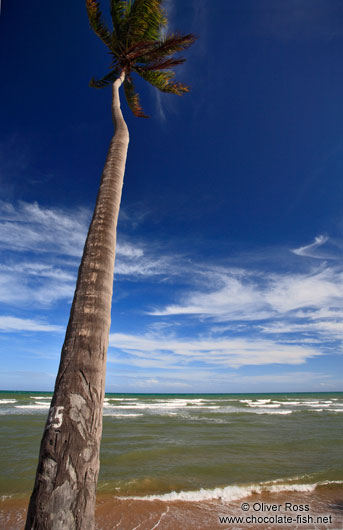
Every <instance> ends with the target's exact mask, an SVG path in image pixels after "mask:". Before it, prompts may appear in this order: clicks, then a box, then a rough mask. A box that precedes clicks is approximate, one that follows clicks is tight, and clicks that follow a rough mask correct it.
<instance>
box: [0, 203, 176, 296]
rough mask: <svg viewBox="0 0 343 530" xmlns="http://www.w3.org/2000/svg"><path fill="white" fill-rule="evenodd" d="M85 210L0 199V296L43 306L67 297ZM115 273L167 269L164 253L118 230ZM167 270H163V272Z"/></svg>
mask: <svg viewBox="0 0 343 530" xmlns="http://www.w3.org/2000/svg"><path fill="white" fill-rule="evenodd" d="M89 221H90V212H89V211H88V210H87V209H85V208H78V209H73V210H68V209H61V208H53V207H49V208H47V207H44V206H41V205H39V204H38V203H25V202H19V203H17V204H12V203H9V202H4V201H0V250H3V251H4V252H3V258H2V264H1V265H0V302H3V303H5V304H14V305H19V304H33V305H40V306H49V305H51V304H52V303H55V302H57V301H59V300H71V298H72V296H73V292H74V289H75V281H76V274H77V266H78V264H79V259H80V257H81V255H82V250H83V245H84V241H85V238H86V234H87V230H88V224H89ZM118 239H119V242H118V245H117V258H116V267H115V274H116V278H117V279H118V278H120V277H125V278H129V279H140V278H144V277H152V276H161V275H166V274H169V273H170V274H172V271H173V270H174V271H175V267H173V266H172V262H171V260H170V259H169V258H168V257H167V256H162V257H157V256H155V255H154V253H153V252H151V251H149V250H148V249H146V248H145V247H144V246H142V245H140V244H137V243H132V242H129V241H128V240H125V238H123V237H120V236H119V238H118ZM168 271H169V272H168Z"/></svg>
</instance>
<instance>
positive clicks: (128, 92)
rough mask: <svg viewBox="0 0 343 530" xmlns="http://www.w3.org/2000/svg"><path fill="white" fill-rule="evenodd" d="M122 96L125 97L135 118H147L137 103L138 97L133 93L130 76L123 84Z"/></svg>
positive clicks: (133, 88)
mask: <svg viewBox="0 0 343 530" xmlns="http://www.w3.org/2000/svg"><path fill="white" fill-rule="evenodd" d="M123 88H124V94H125V97H126V101H127V104H128V106H129V108H130V109H131V111H132V112H133V114H134V115H135V116H137V117H138V118H148V117H149V116H147V115H146V114H144V112H143V109H142V106H141V104H140V101H139V95H138V93H137V92H136V91H135V87H134V86H133V82H132V78H131V76H126V77H125V80H124V83H123Z"/></svg>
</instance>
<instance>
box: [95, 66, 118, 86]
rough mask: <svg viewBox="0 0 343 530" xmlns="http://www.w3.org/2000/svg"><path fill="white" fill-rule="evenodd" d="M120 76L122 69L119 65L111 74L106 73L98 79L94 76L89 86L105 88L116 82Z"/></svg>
mask: <svg viewBox="0 0 343 530" xmlns="http://www.w3.org/2000/svg"><path fill="white" fill-rule="evenodd" d="M119 76H120V69H119V68H118V67H115V68H114V69H113V70H111V71H110V73H109V74H107V75H105V76H104V77H102V78H101V79H99V80H98V81H97V80H96V79H94V77H92V79H91V80H90V82H89V86H90V87H92V88H104V87H105V86H107V85H111V84H112V83H114V81H115V80H116V79H118V77H119Z"/></svg>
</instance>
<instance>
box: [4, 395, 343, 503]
mask: <svg viewBox="0 0 343 530" xmlns="http://www.w3.org/2000/svg"><path fill="white" fill-rule="evenodd" d="M50 399H51V394H50V393H35V392H0V431H1V438H0V469H1V474H0V496H22V495H28V494H29V493H30V492H31V489H32V485H33V480H34V475H35V470H36V465H37V458H38V450H39V444H40V439H41V435H42V432H43V428H44V424H45V421H46V416H47V413H48V409H49V403H50ZM342 427H343V393H313V394H309V393H306V394H293V393H292V394H225V395H224V394H218V395H214V394H197V395H195V394H189V395H186V394H178V395H176V394H164V395H162V394H158V395H153V394H149V395H148V394H144V395H142V394H107V395H106V399H105V406H104V428H103V439H102V450H101V472H100V478H99V488H98V491H99V492H100V493H101V492H103V493H109V492H112V493H115V494H116V495H121V496H146V495H153V496H157V497H158V498H160V497H161V496H164V498H185V499H186V498H187V496H188V497H189V498H192V499H194V500H196V499H199V500H200V499H202V498H203V499H206V498H207V497H211V498H213V496H216V495H217V496H221V497H225V496H226V497H227V498H228V499H230V498H235V495H236V494H237V492H239V491H241V490H242V489H244V490H245V491H250V490H252V489H254V491H257V490H258V488H260V489H263V490H265V489H266V490H270V491H282V489H283V488H285V487H287V488H288V489H289V488H294V490H300V491H302V490H303V491H311V488H315V487H323V488H324V487H331V488H332V487H342V481H343V464H342V448H343V428H342Z"/></svg>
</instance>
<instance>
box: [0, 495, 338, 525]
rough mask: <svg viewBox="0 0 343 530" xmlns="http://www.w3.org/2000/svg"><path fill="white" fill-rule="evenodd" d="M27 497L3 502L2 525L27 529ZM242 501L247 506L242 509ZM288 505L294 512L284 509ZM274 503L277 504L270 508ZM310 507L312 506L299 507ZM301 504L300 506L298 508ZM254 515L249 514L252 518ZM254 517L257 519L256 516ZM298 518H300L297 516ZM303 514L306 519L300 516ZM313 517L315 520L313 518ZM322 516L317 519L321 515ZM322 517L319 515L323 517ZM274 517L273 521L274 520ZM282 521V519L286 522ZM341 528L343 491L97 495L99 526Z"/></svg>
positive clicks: (0, 517)
mask: <svg viewBox="0 0 343 530" xmlns="http://www.w3.org/2000/svg"><path fill="white" fill-rule="evenodd" d="M27 503H28V499H27V498H25V499H24V498H21V499H14V498H7V499H6V498H5V499H2V500H1V503H0V528H1V529H3V530H23V527H24V522H25V515H26V507H27ZM243 503H248V504H249V507H250V508H249V510H248V511H246V512H244V511H243V510H242V508H241V506H242V504H243ZM285 503H290V504H291V505H292V506H293V511H291V510H289V509H287V510H286V511H285ZM272 505H275V506H276V507H277V508H275V509H274V510H273V509H272V508H269V509H268V508H267V506H272ZM299 505H308V506H309V510H308V511H305V510H300V508H299ZM296 507H298V509H297V508H296ZM230 516H238V517H245V518H246V517H248V519H245V520H244V522H231V523H230V522H229V521H228V520H226V521H223V522H220V519H219V517H230ZM285 516H287V517H291V518H292V519H293V521H292V522H291V523H287V522H281V519H279V522H270V519H267V520H265V521H263V522H260V523H259V522H258V518H261V517H262V518H265V517H267V518H273V517H274V518H275V517H281V518H282V517H285ZM249 517H250V518H249ZM254 517H255V519H254ZM297 517H298V519H297ZM299 517H305V518H307V519H306V521H307V523H306V522H305V519H299ZM311 518H312V519H311ZM318 518H319V519H318ZM320 518H321V519H320ZM272 521H273V519H272ZM274 521H275V519H274ZM283 521H284V520H283ZM220 528H221V529H225V530H228V529H230V530H257V529H258V530H286V529H287V530H290V529H294V530H314V529H315V530H342V529H343V491H342V489H338V488H334V489H333V490H325V491H324V490H323V491H315V492H312V493H306V494H305V493H299V492H298V493H294V492H292V493H289V494H287V492H283V493H282V494H280V493H275V494H270V493H269V494H260V495H250V496H249V497H246V498H244V499H240V500H239V501H235V502H230V503H229V504H226V503H222V502H220V501H207V502H203V501H202V502H184V501H182V502H181V501H173V502H171V501H169V502H164V501H160V500H155V501H147V500H132V499H123V498H119V497H115V496H113V495H101V496H99V497H98V499H97V507H96V530H114V529H117V530H155V529H158V530H217V529H220Z"/></svg>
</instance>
